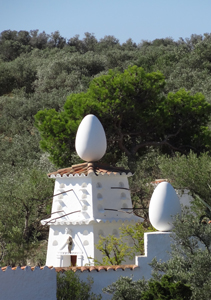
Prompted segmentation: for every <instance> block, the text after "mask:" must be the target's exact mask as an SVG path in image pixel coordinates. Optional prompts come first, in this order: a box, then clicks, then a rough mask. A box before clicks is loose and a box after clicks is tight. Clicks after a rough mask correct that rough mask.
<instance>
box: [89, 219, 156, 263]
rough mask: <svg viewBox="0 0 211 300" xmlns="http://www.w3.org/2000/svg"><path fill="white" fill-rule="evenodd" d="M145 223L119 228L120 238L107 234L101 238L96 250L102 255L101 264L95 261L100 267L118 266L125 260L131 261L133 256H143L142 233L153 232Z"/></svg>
mask: <svg viewBox="0 0 211 300" xmlns="http://www.w3.org/2000/svg"><path fill="white" fill-rule="evenodd" d="M154 230H155V229H154V228H153V227H152V226H148V224H147V223H137V224H135V225H122V226H121V227H120V228H119V231H120V236H119V237H115V236H113V235H111V234H109V235H108V236H106V237H103V236H101V237H100V240H99V242H98V244H96V248H97V249H98V250H99V251H100V252H101V254H102V255H103V258H102V262H99V261H97V260H95V263H96V264H100V265H120V264H122V263H123V262H125V260H126V259H127V258H129V259H130V260H132V259H133V258H134V256H135V255H137V254H138V255H144V233H145V232H149V231H154Z"/></svg>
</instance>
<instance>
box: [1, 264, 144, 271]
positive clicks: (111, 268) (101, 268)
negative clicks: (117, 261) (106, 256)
mask: <svg viewBox="0 0 211 300" xmlns="http://www.w3.org/2000/svg"><path fill="white" fill-rule="evenodd" d="M7 268H9V269H11V270H13V271H15V270H17V269H21V270H26V269H31V271H34V270H35V269H40V270H43V269H44V268H48V269H51V270H52V269H55V270H56V272H61V273H63V272H65V271H68V270H72V271H73V272H77V271H78V272H79V271H80V272H85V271H87V272H93V271H97V272H100V271H118V270H122V271H124V270H127V269H130V270H134V269H136V268H139V267H138V266H136V265H111V266H84V267H55V268H54V267H53V266H50V267H47V266H43V267H30V266H24V267H14V268H11V267H2V268H0V269H1V270H2V271H6V270H7Z"/></svg>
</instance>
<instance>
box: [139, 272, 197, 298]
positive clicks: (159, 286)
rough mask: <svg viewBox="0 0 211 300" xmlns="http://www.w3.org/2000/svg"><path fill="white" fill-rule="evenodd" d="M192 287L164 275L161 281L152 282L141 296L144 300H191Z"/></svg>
mask: <svg viewBox="0 0 211 300" xmlns="http://www.w3.org/2000/svg"><path fill="white" fill-rule="evenodd" d="M191 295H192V291H191V289H190V286H188V285H187V284H184V283H182V282H180V281H178V282H175V281H174V280H173V278H172V277H170V276H167V275H164V276H163V277H162V278H161V281H150V282H149V288H148V290H147V291H146V292H144V293H143V294H142V295H141V299H142V300H190V299H191Z"/></svg>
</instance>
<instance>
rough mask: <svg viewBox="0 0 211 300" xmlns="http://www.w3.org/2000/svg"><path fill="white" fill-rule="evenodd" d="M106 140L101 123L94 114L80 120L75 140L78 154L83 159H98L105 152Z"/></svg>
mask: <svg viewBox="0 0 211 300" xmlns="http://www.w3.org/2000/svg"><path fill="white" fill-rule="evenodd" d="M106 148H107V141H106V135H105V131H104V129H103V126H102V124H101V123H100V121H99V120H98V118H97V117H95V116H94V115H87V116H86V117H85V118H83V120H82V121H81V123H80V125H79V127H78V131H77V134H76V140H75V149H76V152H77V153H78V156H80V158H82V159H83V160H85V161H97V160H100V159H101V158H102V157H103V155H104V154H105V152H106Z"/></svg>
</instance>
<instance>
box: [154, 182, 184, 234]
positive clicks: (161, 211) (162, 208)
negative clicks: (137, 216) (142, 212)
mask: <svg viewBox="0 0 211 300" xmlns="http://www.w3.org/2000/svg"><path fill="white" fill-rule="evenodd" d="M177 214H181V206H180V201H179V198H178V196H177V194H176V192H175V190H174V188H173V187H172V185H171V184H170V183H168V182H161V183H160V184H159V185H158V186H157V187H156V188H155V190H154V193H153V194H152V198H151V200H150V204H149V220H150V222H151V224H152V226H153V227H154V228H155V229H157V230H159V231H171V229H172V228H173V224H172V222H173V217H174V216H175V215H177Z"/></svg>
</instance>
